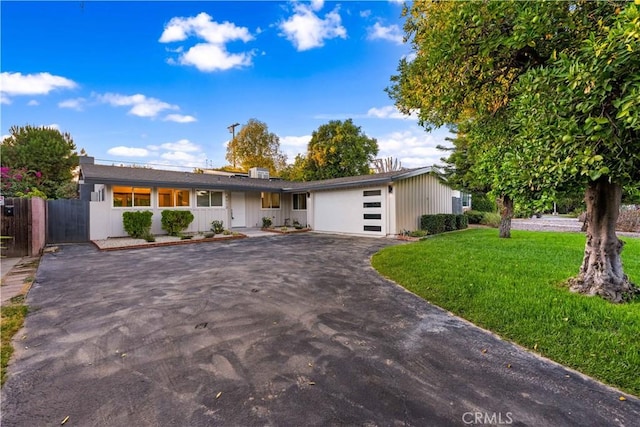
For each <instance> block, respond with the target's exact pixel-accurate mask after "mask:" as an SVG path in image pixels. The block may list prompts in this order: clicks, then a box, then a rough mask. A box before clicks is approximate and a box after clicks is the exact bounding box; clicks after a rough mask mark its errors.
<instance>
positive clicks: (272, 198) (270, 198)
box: [261, 192, 280, 209]
mask: <svg viewBox="0 0 640 427" xmlns="http://www.w3.org/2000/svg"><path fill="white" fill-rule="evenodd" d="M261 196H262V209H280V193H264V192H263V193H261Z"/></svg>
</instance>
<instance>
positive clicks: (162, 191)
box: [158, 188, 191, 208]
mask: <svg viewBox="0 0 640 427" xmlns="http://www.w3.org/2000/svg"><path fill="white" fill-rule="evenodd" d="M190 205H191V202H190V200H189V190H179V189H175V188H158V206H159V207H161V208H173V207H188V206H190Z"/></svg>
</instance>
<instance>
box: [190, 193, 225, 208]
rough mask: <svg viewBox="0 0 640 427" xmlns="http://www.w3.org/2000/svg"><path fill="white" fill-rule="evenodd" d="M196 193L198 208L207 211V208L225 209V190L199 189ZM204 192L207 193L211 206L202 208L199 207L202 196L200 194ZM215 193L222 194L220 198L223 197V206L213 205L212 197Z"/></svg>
mask: <svg viewBox="0 0 640 427" xmlns="http://www.w3.org/2000/svg"><path fill="white" fill-rule="evenodd" d="M195 191H196V206H195V207H196V208H205V209H206V208H210V209H224V208H225V197H224V191H223V190H199V189H196V190H195ZM202 191H206V192H207V196H208V200H209V205H208V206H200V205H199V197H200V196H199V195H198V193H199V192H202ZM213 193H220V197H221V204H220V205H213V204H212V203H211V200H212V198H211V197H212V195H213Z"/></svg>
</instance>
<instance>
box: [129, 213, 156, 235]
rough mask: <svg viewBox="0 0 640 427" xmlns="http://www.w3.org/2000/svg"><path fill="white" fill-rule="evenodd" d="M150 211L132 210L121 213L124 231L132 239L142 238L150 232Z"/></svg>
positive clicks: (151, 214)
mask: <svg viewBox="0 0 640 427" xmlns="http://www.w3.org/2000/svg"><path fill="white" fill-rule="evenodd" d="M152 216H153V212H151V211H134V212H123V213H122V224H123V225H124V231H126V232H127V234H128V235H129V236H131V237H133V238H134V239H143V238H145V236H146V235H147V234H151V217H152Z"/></svg>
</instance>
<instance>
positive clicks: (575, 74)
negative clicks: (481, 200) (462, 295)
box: [388, 1, 640, 301]
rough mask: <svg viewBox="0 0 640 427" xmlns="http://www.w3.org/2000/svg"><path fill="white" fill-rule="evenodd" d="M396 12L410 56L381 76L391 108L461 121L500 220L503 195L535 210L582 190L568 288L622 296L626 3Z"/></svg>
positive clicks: (630, 25) (631, 80) (628, 61)
mask: <svg viewBox="0 0 640 427" xmlns="http://www.w3.org/2000/svg"><path fill="white" fill-rule="evenodd" d="M405 15H406V16H407V22H406V24H405V31H406V32H407V37H408V39H409V40H411V42H412V44H413V46H414V49H415V50H416V57H415V59H413V60H403V61H401V63H400V66H399V74H398V75H397V76H393V77H392V82H393V84H392V86H391V88H389V89H388V92H389V94H390V95H391V96H392V98H394V99H395V100H396V105H397V106H398V108H399V109H400V110H401V111H404V112H413V111H417V112H418V115H419V118H420V122H421V124H423V125H424V126H426V127H428V128H429V127H433V126H442V125H444V124H456V125H460V124H461V123H468V124H469V130H468V133H467V137H468V138H469V141H468V145H467V147H469V148H470V149H472V150H473V151H472V152H473V155H472V156H471V157H469V158H468V160H470V161H469V163H468V164H469V165H470V166H471V170H472V171H473V172H474V173H478V174H484V175H485V179H486V178H488V179H489V181H490V185H491V189H492V191H493V192H494V193H495V194H497V195H500V196H501V197H502V200H503V201H504V202H508V203H504V208H503V209H501V210H502V211H503V219H504V218H505V215H507V216H508V214H509V211H511V212H512V210H513V205H512V203H513V200H514V199H518V200H522V201H524V202H527V203H534V204H537V205H545V204H548V203H549V201H550V200H554V199H555V198H556V197H557V196H558V195H559V194H568V193H570V191H571V190H572V187H573V186H576V185H582V186H583V188H584V187H586V189H587V190H586V203H587V213H588V214H587V221H588V226H589V230H590V231H589V232H588V238H587V245H586V248H585V260H584V262H583V265H582V268H581V270H580V275H579V276H578V278H576V279H575V280H574V281H573V288H574V289H576V290H579V291H581V292H585V293H588V294H599V295H602V296H604V297H606V298H608V299H611V300H613V301H621V300H624V299H628V298H631V297H632V295H633V294H634V293H636V292H637V288H635V287H634V286H633V285H632V284H630V283H629V281H628V279H627V278H626V276H625V275H624V273H623V272H622V265H621V262H620V256H619V255H620V250H621V248H622V243H621V242H620V241H619V240H618V238H617V237H616V236H615V218H616V217H617V212H618V207H619V204H620V196H621V193H622V192H623V189H625V188H630V187H634V186H635V187H636V188H637V186H638V183H639V182H640V179H639V177H638V169H639V168H640V166H639V163H640V162H639V161H638V153H639V152H640V147H639V146H638V141H640V139H639V138H638V122H639V121H640V119H639V115H640V112H639V111H638V108H640V107H638V105H640V102H639V101H640V96H639V94H640V90H639V89H638V84H639V83H638V80H637V76H638V75H640V70H639V69H638V62H637V61H638V58H639V56H638V50H640V46H638V37H639V36H638V34H640V31H639V30H638V25H639V20H638V18H637V7H636V6H634V5H632V4H630V3H628V2H613V1H609V2H588V1H571V2H515V1H488V2H436V1H424V2H414V3H413V4H412V6H411V7H410V8H407V9H405ZM507 204H511V206H510V208H509V206H507ZM590 206H591V207H590ZM501 234H502V227H501Z"/></svg>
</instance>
